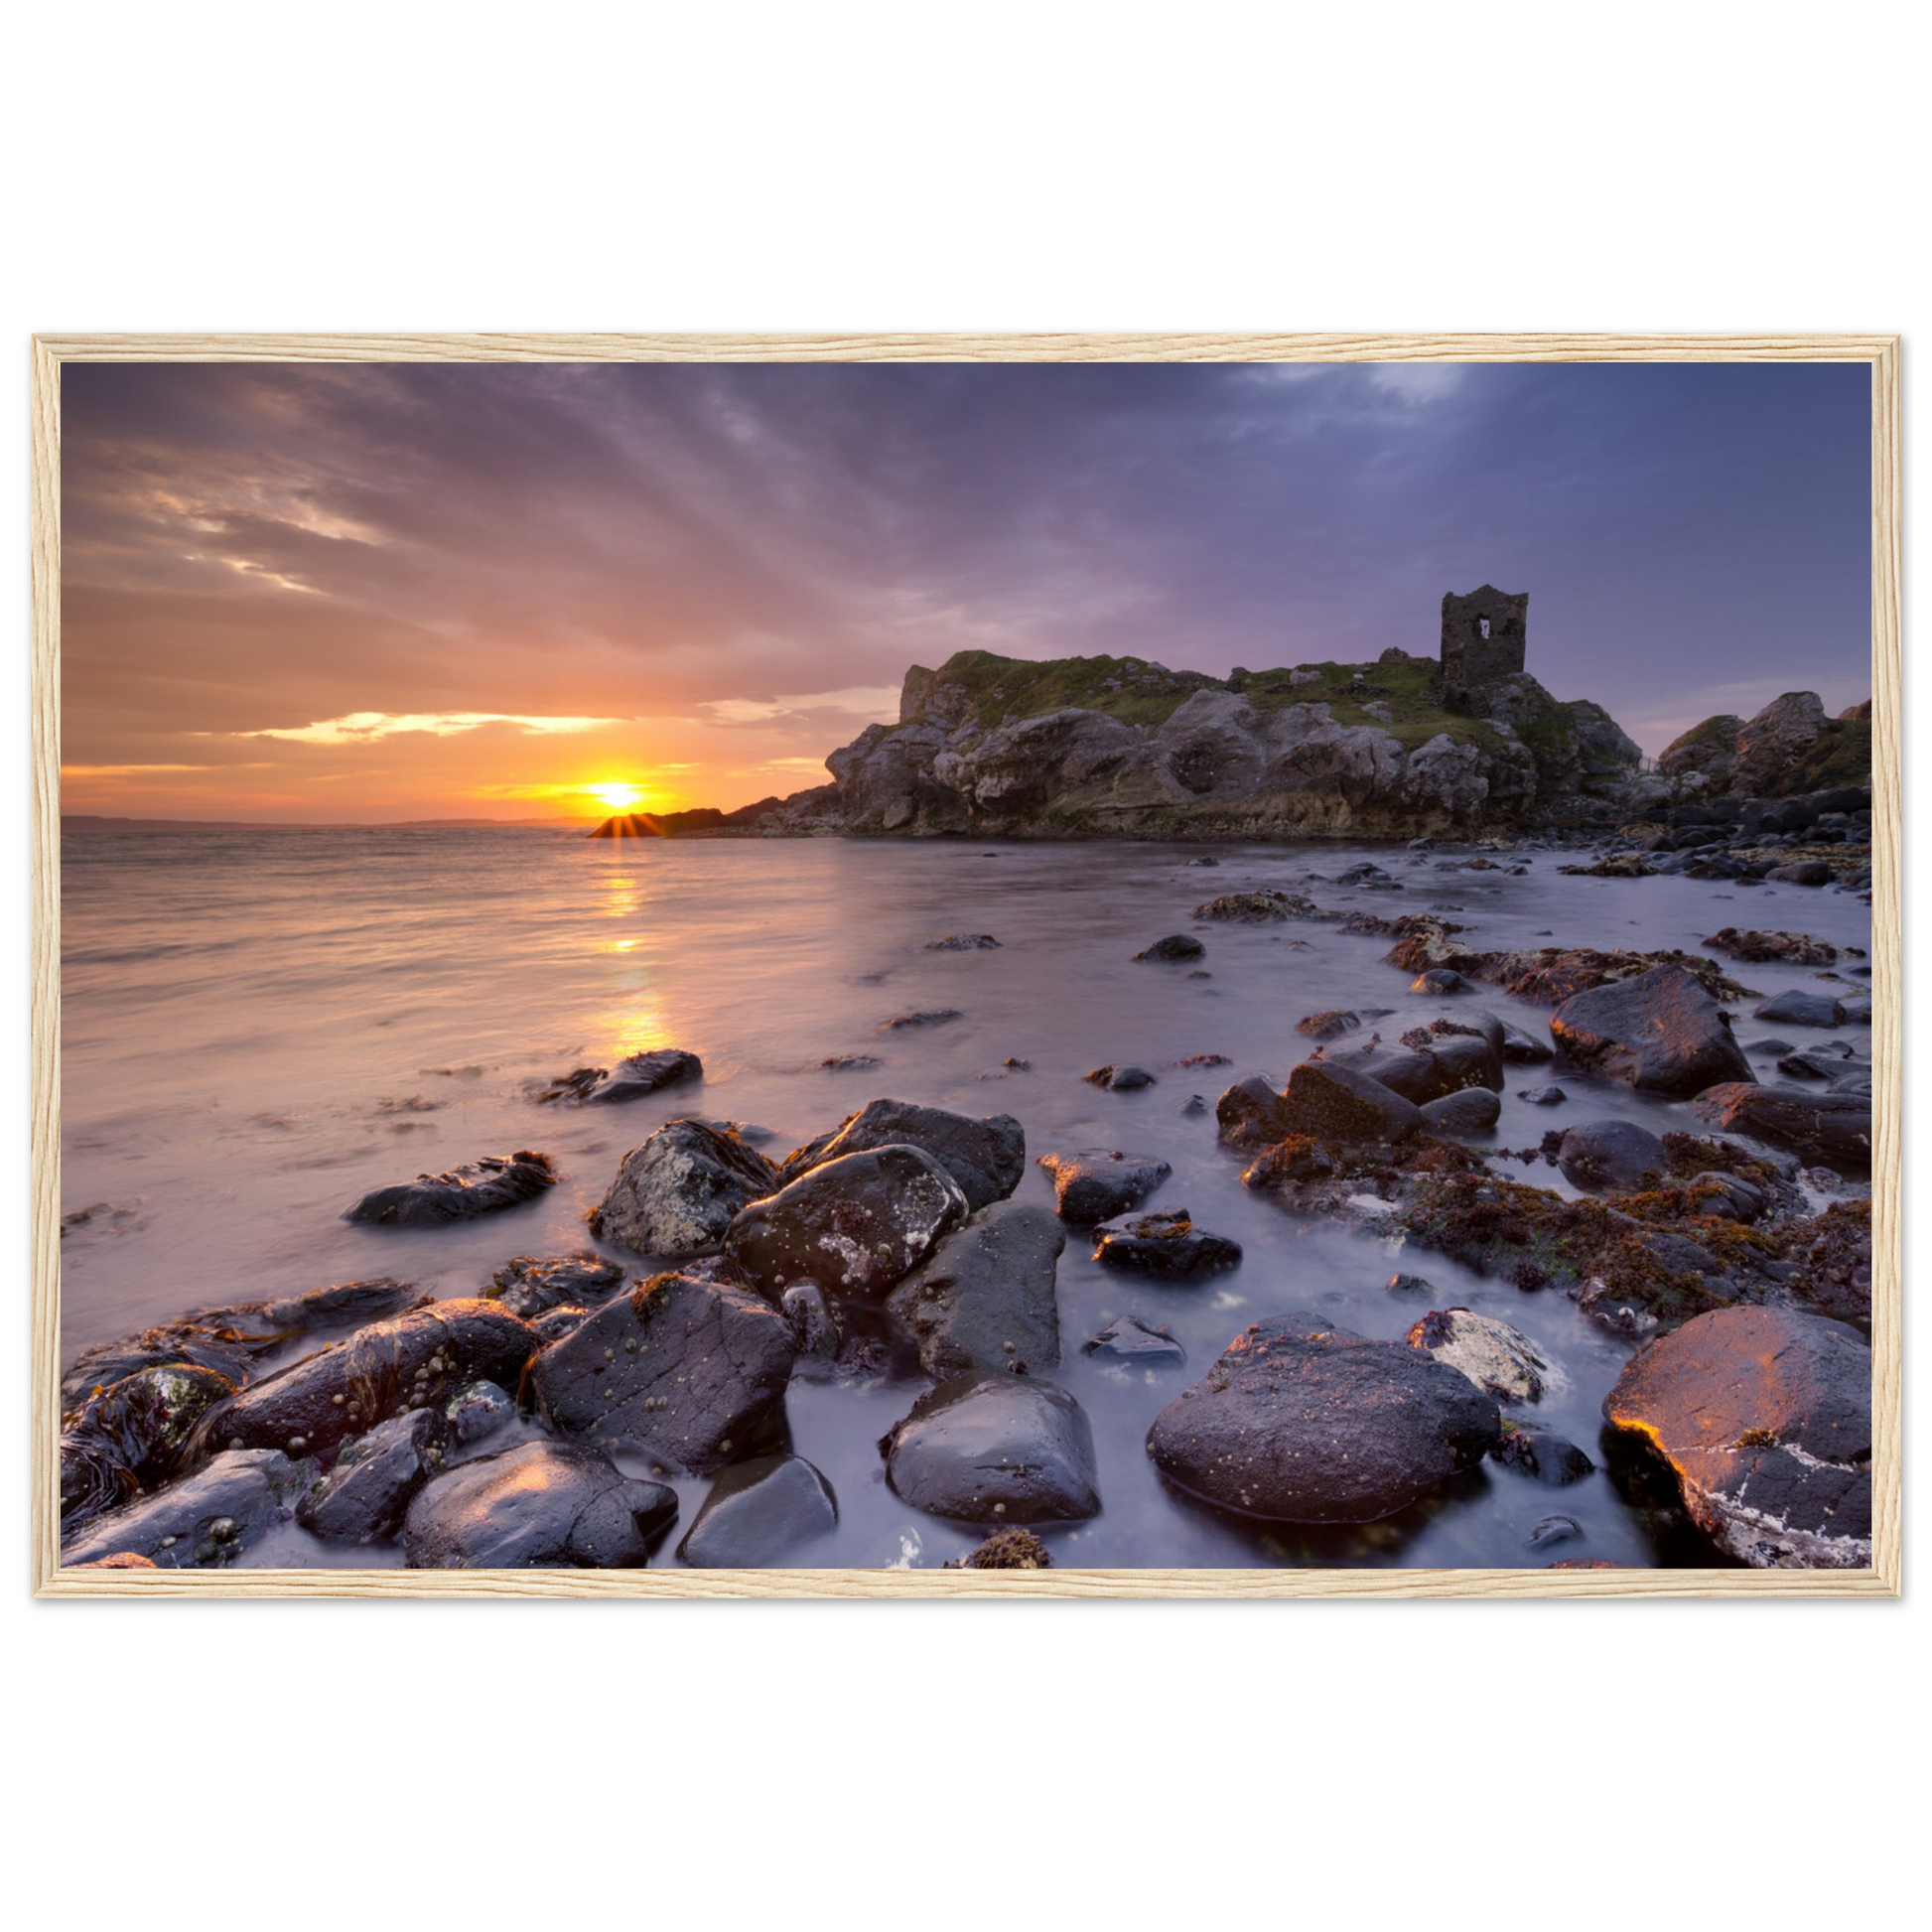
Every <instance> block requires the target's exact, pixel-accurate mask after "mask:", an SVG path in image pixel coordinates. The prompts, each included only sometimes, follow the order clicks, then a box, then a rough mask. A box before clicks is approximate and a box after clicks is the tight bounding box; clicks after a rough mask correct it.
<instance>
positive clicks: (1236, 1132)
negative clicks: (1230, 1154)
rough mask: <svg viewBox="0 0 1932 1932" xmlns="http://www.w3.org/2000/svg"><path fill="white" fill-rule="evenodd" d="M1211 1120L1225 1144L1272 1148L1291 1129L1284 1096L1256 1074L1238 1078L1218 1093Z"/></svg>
mask: <svg viewBox="0 0 1932 1932" xmlns="http://www.w3.org/2000/svg"><path fill="white" fill-rule="evenodd" d="M1214 1120H1215V1125H1216V1128H1217V1130H1218V1132H1219V1137H1220V1139H1221V1141H1222V1143H1223V1144H1224V1145H1225V1146H1228V1147H1272V1146H1273V1145H1274V1144H1275V1143H1276V1142H1277V1141H1282V1140H1286V1139H1287V1138H1288V1136H1289V1133H1290V1132H1291V1131H1292V1130H1291V1129H1290V1127H1289V1124H1288V1112H1287V1105H1286V1101H1285V1099H1284V1096H1283V1095H1282V1094H1280V1093H1278V1092H1277V1091H1276V1090H1275V1088H1273V1087H1271V1086H1270V1085H1269V1084H1268V1082H1267V1081H1266V1080H1264V1079H1263V1078H1262V1077H1261V1076H1260V1075H1259V1074H1258V1073H1257V1074H1250V1075H1249V1077H1248V1078H1247V1079H1245V1080H1237V1081H1236V1082H1235V1084H1234V1085H1233V1086H1231V1087H1229V1088H1228V1090H1227V1091H1226V1092H1225V1093H1223V1094H1222V1095H1221V1097H1220V1099H1219V1100H1217V1101H1216V1102H1215V1103H1214Z"/></svg>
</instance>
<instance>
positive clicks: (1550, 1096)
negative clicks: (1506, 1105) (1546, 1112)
mask: <svg viewBox="0 0 1932 1932" xmlns="http://www.w3.org/2000/svg"><path fill="white" fill-rule="evenodd" d="M1516 1098H1517V1099H1518V1100H1526V1101H1528V1102H1529V1104H1530V1105H1531V1106H1532V1107H1560V1106H1561V1105H1562V1104H1563V1103H1564V1102H1565V1101H1566V1100H1568V1099H1569V1098H1570V1096H1569V1095H1568V1094H1567V1093H1565V1092H1564V1090H1563V1089H1562V1088H1561V1087H1559V1086H1548V1087H1523V1088H1520V1089H1519V1090H1518V1092H1517V1095H1516Z"/></svg>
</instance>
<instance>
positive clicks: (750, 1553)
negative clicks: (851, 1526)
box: [677, 1455, 839, 1570]
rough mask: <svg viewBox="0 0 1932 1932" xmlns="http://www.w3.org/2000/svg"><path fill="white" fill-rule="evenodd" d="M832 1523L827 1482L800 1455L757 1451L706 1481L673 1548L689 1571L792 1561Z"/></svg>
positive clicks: (835, 1516) (834, 1503)
mask: <svg viewBox="0 0 1932 1932" xmlns="http://www.w3.org/2000/svg"><path fill="white" fill-rule="evenodd" d="M838 1524H839V1505H838V1498H837V1497H836V1496H834V1495H833V1493H832V1485H831V1484H830V1483H829V1482H827V1481H826V1480H825V1478H824V1477H823V1476H822V1475H820V1474H819V1472H818V1471H817V1470H816V1469H815V1468H813V1467H812V1465H811V1464H810V1463H809V1462H807V1461H806V1460H805V1458H804V1457H803V1456H802V1455H760V1456H758V1457H755V1458H754V1459H753V1460H752V1461H749V1462H735V1463H733V1464H732V1466H731V1467H730V1468H729V1469H727V1470H725V1471H724V1473H723V1474H722V1475H720V1476H719V1478H718V1480H717V1481H716V1482H714V1483H713V1484H712V1485H711V1493H710V1495H708V1496H707V1497H706V1498H705V1499H704V1506H703V1507H702V1508H701V1509H700V1510H699V1511H698V1514H697V1520H696V1521H695V1522H693V1523H692V1525H691V1527H690V1529H689V1530H687V1531H686V1532H685V1536H684V1541H683V1542H682V1543H680V1544H679V1545H678V1546H677V1553H678V1556H679V1557H680V1558H681V1559H682V1560H683V1561H684V1562H685V1563H688V1564H689V1565H690V1566H691V1567H692V1568H693V1569H694V1570H759V1569H762V1568H763V1567H764V1566H765V1565H767V1564H775V1563H795V1562H796V1561H797V1560H798V1553H799V1552H800V1551H801V1550H802V1549H803V1548H804V1547H805V1546H806V1545H808V1544H811V1543H815V1542H817V1541H818V1540H819V1539H820V1538H821V1537H826V1536H830V1535H831V1533H832V1532H833V1531H834V1530H835V1529H837V1528H838Z"/></svg>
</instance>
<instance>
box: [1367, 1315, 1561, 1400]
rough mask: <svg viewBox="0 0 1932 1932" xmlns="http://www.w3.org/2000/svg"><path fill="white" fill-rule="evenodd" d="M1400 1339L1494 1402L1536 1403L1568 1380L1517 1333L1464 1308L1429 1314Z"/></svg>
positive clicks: (1501, 1323)
mask: <svg viewBox="0 0 1932 1932" xmlns="http://www.w3.org/2000/svg"><path fill="white" fill-rule="evenodd" d="M1403 1339H1404V1340H1406V1341H1407V1342H1408V1344H1409V1346H1410V1347H1411V1348H1420V1349H1421V1350H1422V1351H1423V1353H1424V1354H1426V1355H1428V1356H1429V1357H1430V1358H1431V1359H1432V1360H1435V1361H1438V1362H1441V1363H1443V1364H1444V1365H1445V1366H1446V1367H1449V1368H1452V1369H1454V1370H1456V1371H1457V1373H1458V1374H1461V1375H1466V1376H1467V1377H1468V1378H1469V1380H1470V1381H1471V1382H1473V1383H1474V1384H1475V1386H1476V1387H1477V1388H1479V1389H1480V1390H1481V1391H1482V1392H1483V1394H1485V1395H1487V1396H1491V1397H1493V1398H1494V1399H1495V1400H1496V1401H1497V1402H1540V1401H1542V1399H1543V1398H1544V1396H1546V1395H1547V1394H1549V1393H1550V1391H1551V1390H1553V1389H1561V1388H1563V1387H1565V1386H1566V1384H1567V1383H1568V1381H1569V1377H1568V1376H1566V1375H1565V1374H1564V1373H1563V1371H1562V1370H1561V1369H1560V1368H1558V1367H1557V1365H1556V1364H1555V1363H1554V1362H1553V1361H1551V1360H1550V1358H1549V1357H1548V1356H1547V1355H1546V1354H1544V1352H1543V1350H1542V1349H1541V1348H1539V1347H1538V1346H1537V1345H1536V1343H1535V1342H1533V1341H1532V1340H1531V1339H1530V1338H1529V1336H1528V1335H1526V1334H1524V1333H1523V1332H1522V1331H1521V1330H1520V1329H1516V1328H1512V1327H1511V1326H1510V1325H1509V1323H1508V1322H1507V1321H1498V1320H1496V1319H1494V1317H1493V1316H1490V1315H1486V1314H1473V1313H1471V1312H1470V1311H1469V1310H1467V1309H1432V1310H1431V1311H1429V1313H1427V1314H1426V1315H1424V1316H1423V1318H1422V1319H1421V1320H1420V1321H1418V1322H1417V1323H1416V1324H1415V1326H1414V1327H1412V1328H1411V1329H1410V1330H1409V1332H1408V1334H1407V1335H1405V1336H1404V1337H1403Z"/></svg>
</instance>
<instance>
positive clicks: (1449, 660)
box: [1443, 584, 1530, 711]
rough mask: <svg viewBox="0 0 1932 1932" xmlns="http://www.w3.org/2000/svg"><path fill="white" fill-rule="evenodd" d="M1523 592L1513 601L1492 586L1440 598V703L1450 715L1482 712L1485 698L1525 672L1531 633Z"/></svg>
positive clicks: (1527, 594)
mask: <svg viewBox="0 0 1932 1932" xmlns="http://www.w3.org/2000/svg"><path fill="white" fill-rule="evenodd" d="M1529 610H1530V598H1529V593H1528V592H1527V591H1524V592H1521V593H1519V594H1517V595H1515V596H1511V595H1510V593H1509V592H1507V591H1499V590H1497V589H1496V588H1495V586H1494V585H1492V584H1485V585H1483V587H1482V588H1481V589H1480V590H1476V591H1471V592H1470V593H1469V594H1468V596H1467V597H1457V596H1456V595H1455V593H1454V592H1453V591H1450V592H1449V593H1447V594H1446V595H1445V596H1444V598H1443V702H1444V704H1445V705H1447V706H1449V708H1450V709H1452V710H1457V711H1469V710H1477V709H1480V702H1481V699H1482V696H1483V694H1484V693H1485V692H1487V691H1491V690H1493V689H1494V688H1495V687H1496V686H1497V685H1498V684H1500V683H1501V682H1502V681H1503V680H1504V679H1505V678H1508V677H1514V676H1515V675H1516V673H1517V672H1518V671H1520V670H1522V669H1524V661H1523V658H1524V651H1525V649H1526V638H1527V632H1528V628H1529Z"/></svg>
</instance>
